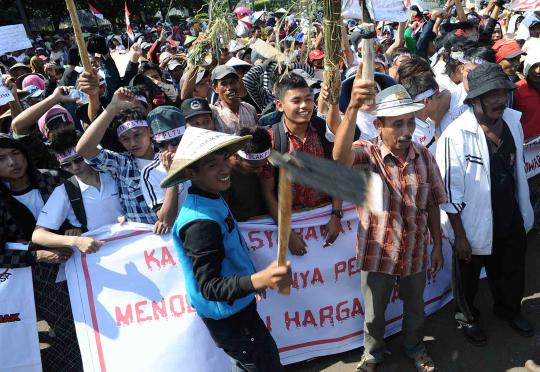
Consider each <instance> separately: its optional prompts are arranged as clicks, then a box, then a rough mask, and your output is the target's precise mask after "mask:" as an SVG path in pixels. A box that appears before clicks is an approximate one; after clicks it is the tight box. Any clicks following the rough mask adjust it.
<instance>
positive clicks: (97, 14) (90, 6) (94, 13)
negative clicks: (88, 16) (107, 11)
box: [88, 3, 103, 21]
mask: <svg viewBox="0 0 540 372" xmlns="http://www.w3.org/2000/svg"><path fill="white" fill-rule="evenodd" d="M88 7H89V8H90V11H91V12H92V14H93V15H94V16H95V17H96V18H99V19H101V20H102V21H103V14H102V13H101V12H100V11H99V10H97V9H96V8H94V7H93V6H92V4H90V3H88Z"/></svg>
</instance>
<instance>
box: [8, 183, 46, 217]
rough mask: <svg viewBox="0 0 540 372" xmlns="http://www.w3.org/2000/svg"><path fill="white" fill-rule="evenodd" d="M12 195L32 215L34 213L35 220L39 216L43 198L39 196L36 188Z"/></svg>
mask: <svg viewBox="0 0 540 372" xmlns="http://www.w3.org/2000/svg"><path fill="white" fill-rule="evenodd" d="M12 196H13V197H14V198H15V199H17V200H18V201H19V202H21V203H22V204H24V205H25V206H26V208H28V209H29V210H30V212H32V215H34V218H35V219H36V220H37V218H38V216H39V212H41V209H42V208H43V204H44V203H43V198H42V197H41V194H40V193H39V190H38V189H32V190H30V191H28V192H27V193H26V194H22V195H13V194H12Z"/></svg>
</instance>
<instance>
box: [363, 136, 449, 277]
mask: <svg viewBox="0 0 540 372" xmlns="http://www.w3.org/2000/svg"><path fill="white" fill-rule="evenodd" d="M353 151H354V154H355V158H354V164H355V165H357V166H361V167H363V168H366V167H367V168H368V169H369V170H370V171H372V172H375V173H378V174H379V175H380V176H381V178H382V180H383V190H384V191H383V214H382V215H380V216H376V215H373V214H371V213H369V212H368V211H366V210H364V208H362V207H358V208H357V211H358V219H359V221H360V223H359V224H358V239H357V257H358V261H359V264H360V267H361V269H362V270H364V271H371V272H382V273H386V274H391V275H399V276H407V275H412V274H416V273H419V272H420V271H423V270H426V268H427V264H428V252H427V246H428V243H429V231H428V226H427V206H428V205H431V204H433V203H436V204H437V205H438V204H442V203H445V202H446V192H445V188H444V183H443V181H442V178H441V174H440V172H439V168H438V167H437V163H436V161H435V158H434V157H433V155H431V154H430V152H429V150H427V149H426V148H425V147H424V146H421V145H419V144H417V143H414V142H413V143H412V144H411V146H410V147H409V152H408V154H407V160H406V161H405V162H402V161H401V160H400V159H398V158H397V157H395V156H394V155H393V154H392V153H391V152H390V150H389V149H388V148H387V147H386V146H385V145H384V144H383V143H382V141H381V140H380V138H375V139H372V140H369V141H365V140H359V141H357V142H355V143H354V144H353Z"/></svg>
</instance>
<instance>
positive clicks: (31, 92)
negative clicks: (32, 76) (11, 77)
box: [23, 85, 45, 98]
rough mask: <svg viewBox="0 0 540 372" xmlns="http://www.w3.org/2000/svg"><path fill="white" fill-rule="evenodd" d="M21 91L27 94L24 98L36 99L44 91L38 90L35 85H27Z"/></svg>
mask: <svg viewBox="0 0 540 372" xmlns="http://www.w3.org/2000/svg"><path fill="white" fill-rule="evenodd" d="M23 91H25V92H27V93H28V94H27V95H26V98H36V97H39V96H41V95H42V94H43V92H44V91H45V90H44V89H39V87H37V86H35V85H29V86H27V87H24V88H23Z"/></svg>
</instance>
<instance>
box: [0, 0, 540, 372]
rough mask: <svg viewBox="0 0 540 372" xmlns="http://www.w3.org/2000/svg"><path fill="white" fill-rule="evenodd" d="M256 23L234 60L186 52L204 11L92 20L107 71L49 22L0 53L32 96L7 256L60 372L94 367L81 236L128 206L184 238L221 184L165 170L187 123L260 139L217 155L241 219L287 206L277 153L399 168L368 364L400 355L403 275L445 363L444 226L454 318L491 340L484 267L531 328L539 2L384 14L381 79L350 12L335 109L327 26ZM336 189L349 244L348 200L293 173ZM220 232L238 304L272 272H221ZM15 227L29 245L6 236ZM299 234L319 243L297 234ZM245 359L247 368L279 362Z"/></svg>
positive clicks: (474, 339)
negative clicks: (391, 313)
mask: <svg viewBox="0 0 540 372" xmlns="http://www.w3.org/2000/svg"><path fill="white" fill-rule="evenodd" d="M244 16H245V15H241V16H239V18H240V17H244ZM248 17H249V14H248ZM249 26H250V27H249V29H248V30H247V31H245V32H243V34H242V35H241V36H242V37H240V36H238V37H237V38H235V39H234V40H232V41H231V43H230V45H229V46H227V47H226V46H221V49H220V56H219V60H216V59H215V58H214V60H212V61H207V63H205V64H204V65H201V66H195V65H191V64H190V63H189V58H188V55H189V54H190V53H191V52H192V51H193V49H194V46H196V45H197V43H200V42H201V41H202V40H204V37H205V36H204V35H205V34H204V32H205V30H206V28H207V27H208V25H207V23H206V22H197V21H194V20H193V19H188V20H186V21H183V22H181V23H179V24H170V23H167V22H164V23H161V22H158V23H156V24H152V25H151V26H150V25H144V26H143V25H138V26H136V27H135V31H134V32H135V33H134V37H133V38H131V39H130V38H129V37H128V36H127V34H125V33H120V34H118V35H114V34H112V33H109V34H106V35H103V34H102V33H101V34H100V33H95V34H87V36H86V41H87V48H88V52H89V55H90V59H91V63H92V66H93V68H94V70H93V72H89V71H84V69H83V68H82V67H81V58H80V55H79V51H78V48H77V46H76V44H75V43H74V39H73V35H72V34H70V33H58V34H56V35H53V36H45V35H37V34H36V35H33V36H32V37H33V46H32V48H29V49H26V50H21V51H16V52H11V53H7V54H5V55H3V56H0V68H1V69H2V73H3V75H2V78H3V84H4V85H5V86H6V87H7V88H9V90H10V91H11V93H12V95H13V96H14V100H13V101H11V102H9V103H8V104H6V105H4V106H2V107H0V113H1V116H0V131H1V134H0V180H1V181H2V182H0V239H1V242H0V268H19V267H28V266H31V267H32V269H33V278H34V292H35V298H36V309H37V313H38V316H39V317H41V318H42V319H44V320H46V321H47V322H48V324H49V325H50V327H51V329H52V330H54V335H55V337H54V338H53V340H52V341H51V342H52V344H53V347H51V348H49V349H44V350H42V361H43V367H44V370H47V371H68V370H69V371H72V370H82V362H81V357H80V352H79V349H78V344H77V341H76V335H75V330H74V325H73V318H72V316H71V309H70V303H69V296H68V292H67V286H66V284H65V282H60V283H56V275H57V272H58V268H59V264H60V263H62V262H65V261H66V260H68V259H69V258H70V256H71V254H72V249H73V248H75V249H79V250H80V251H81V252H86V253H92V252H96V251H97V250H99V249H100V247H101V246H102V244H103V243H102V242H100V241H97V240H95V239H93V238H91V237H82V236H81V234H82V233H84V232H86V231H91V230H94V229H96V228H99V227H101V226H104V225H108V224H114V223H117V222H119V221H131V222H140V223H146V224H151V225H153V231H154V233H156V234H167V233H170V232H171V231H172V228H173V225H174V223H175V220H176V219H177V217H178V215H179V213H180V211H181V210H182V206H183V204H184V202H185V201H186V198H188V200H189V195H190V193H195V194H197V195H199V196H200V195H206V194H205V192H206V191H207V190H206V191H205V190H204V189H203V190H201V187H200V185H201V184H204V182H210V181H208V180H206V181H205V180H204V177H202V178H201V176H200V175H198V176H195V175H196V174H197V172H195V171H194V172H191V173H193V174H192V177H187V178H190V180H187V181H185V182H182V183H180V184H177V185H174V186H172V187H168V188H163V187H162V186H161V184H162V182H163V180H164V179H165V178H166V177H167V174H168V173H169V171H170V169H171V164H172V163H173V161H174V157H175V153H176V151H177V149H178V147H179V145H180V144H181V139H182V136H183V135H184V133H185V132H186V131H187V130H190V129H189V128H200V129H204V130H209V131H217V132H221V133H226V134H229V135H236V136H247V135H250V136H252V137H251V139H250V140H249V141H248V142H247V143H246V145H245V147H244V148H242V149H241V150H240V151H238V152H235V153H232V154H225V155H223V164H222V163H221V162H220V163H219V164H218V162H217V160H215V161H214V163H216V164H215V165H214V166H215V167H218V166H219V167H225V170H224V171H223V169H221V173H217V172H214V171H211V170H208V173H207V174H209V175H214V176H216V174H217V175H218V176H220V177H221V178H219V180H220V182H222V183H225V184H227V185H230V187H225V188H224V190H223V192H222V193H221V196H222V197H223V199H224V200H225V201H226V202H227V204H228V206H229V208H230V210H231V211H232V213H233V215H234V217H235V219H236V220H237V221H246V220H249V219H251V218H254V217H257V216H261V215H270V216H271V217H272V218H273V219H274V220H275V221H276V222H277V219H278V198H279V195H278V193H277V184H278V180H277V176H278V173H277V172H276V168H274V167H272V166H271V165H270V164H269V162H268V157H269V155H270V152H271V150H276V151H279V152H282V153H291V152H293V151H304V152H307V153H310V154H312V155H315V156H317V157H321V158H328V159H334V160H335V161H338V162H341V163H343V164H346V165H349V166H361V167H364V168H365V167H367V168H369V169H370V170H372V171H373V172H376V173H379V174H380V175H381V177H382V179H383V184H384V195H383V209H384V212H383V215H382V216H378V217H377V216H375V215H373V214H371V213H370V212H369V211H367V210H365V209H363V208H361V207H358V218H359V221H360V228H359V231H358V245H357V257H358V262H359V266H360V267H361V269H362V278H361V281H362V287H361V288H359V291H360V290H361V291H362V294H363V297H364V301H365V309H366V315H365V326H364V346H365V351H364V355H363V357H362V360H361V361H360V364H359V366H358V370H360V371H374V370H375V369H376V367H377V365H378V364H379V363H381V362H382V361H383V358H384V355H385V353H386V348H385V343H384V326H385V319H384V310H385V308H386V305H387V304H388V300H389V296H390V292H391V290H392V288H393V285H394V283H395V282H396V280H399V283H400V296H401V298H402V299H403V300H404V302H405V310H404V319H403V324H404V325H403V332H404V335H405V337H404V342H405V350H406V353H407V355H408V356H409V357H410V358H411V359H412V360H413V362H414V364H415V366H416V368H417V369H418V370H419V371H433V370H434V368H435V363H434V361H433V360H432V359H431V358H430V356H429V353H428V350H427V349H426V347H425V345H424V343H423V342H422V339H423V330H422V327H423V323H424V302H423V298H422V293H423V289H424V287H425V280H426V275H425V272H426V270H431V271H432V273H433V274H436V273H437V272H438V271H439V270H440V269H441V268H442V263H443V257H442V252H441V236H442V234H443V233H444V234H445V235H446V236H448V237H449V239H450V242H451V243H452V246H453V250H454V254H453V257H446V259H450V260H452V261H453V262H452V268H453V271H452V275H453V291H454V296H455V298H456V313H455V320H456V322H457V324H458V325H459V327H460V328H461V330H462V331H463V334H464V336H465V338H466V339H467V340H468V341H470V342H471V343H472V344H474V345H477V346H481V345H485V344H486V342H487V339H488V336H486V334H485V332H484V331H483V329H482V327H481V324H480V321H479V316H480V313H479V311H478V309H476V308H475V306H474V299H475V296H476V294H477V291H478V278H479V273H480V270H481V268H482V267H483V266H485V268H486V272H487V278H488V283H489V287H490V290H491V293H492V295H493V300H494V307H493V311H494V313H495V314H496V315H497V316H499V317H500V318H501V319H503V320H505V321H507V322H508V323H509V324H510V326H512V327H513V329H515V330H516V331H517V332H518V333H519V334H521V335H523V336H532V335H533V334H534V330H533V328H532V325H531V324H530V322H529V321H528V320H527V319H525V318H524V317H523V316H522V315H521V312H520V308H521V299H522V296H523V292H524V278H525V251H526V245H527V244H526V236H527V233H528V232H529V231H530V230H531V229H532V228H533V227H534V226H535V216H536V226H538V223H539V214H540V202H539V193H540V187H539V186H538V184H539V182H538V181H537V179H536V180H535V179H529V180H528V179H527V177H526V174H525V165H524V160H523V159H524V144H525V143H526V142H527V141H531V140H534V139H535V137H537V136H539V135H540V39H539V37H540V12H527V13H523V14H522V13H511V12H510V11H508V10H505V9H504V8H503V3H502V2H501V1H495V2H490V3H489V4H486V3H483V7H482V9H478V10H476V9H474V8H471V9H465V8H464V7H463V5H462V4H461V0H449V1H448V2H447V3H446V4H445V7H444V8H443V9H438V10H434V11H431V12H429V11H421V10H420V9H418V7H413V8H412V11H411V17H410V19H408V20H407V21H405V22H402V23H391V22H386V23H384V22H379V23H378V24H377V28H376V30H377V35H376V38H375V50H376V56H375V58H374V60H373V65H374V69H375V77H374V81H367V80H362V78H361V77H360V76H359V75H360V74H357V69H358V68H361V67H360V66H362V65H363V63H365V62H366V61H363V60H362V50H361V41H362V40H363V38H364V37H365V36H366V35H365V31H364V30H363V28H362V25H361V24H358V23H357V22H356V21H354V20H349V21H346V22H344V23H343V25H342V45H341V56H340V57H341V58H340V64H339V70H340V73H341V80H342V86H341V92H340V96H339V100H338V101H339V102H338V103H337V104H335V105H329V106H328V107H326V108H325V109H324V111H323V108H322V105H319V104H318V102H323V101H327V100H328V97H329V95H330V94H331V93H330V91H329V89H327V87H326V86H325V85H324V84H323V82H322V80H323V71H324V64H323V60H324V57H325V55H324V51H323V50H324V43H325V37H324V36H325V35H324V34H323V29H324V28H323V26H322V22H319V23H317V22H308V21H307V20H305V19H302V18H297V17H294V16H292V15H288V14H283V13H279V12H278V13H270V12H267V13H265V14H264V15H263V16H262V17H259V18H257V19H254V18H253V17H252V20H251V23H250V24H249ZM259 40H262V41H264V42H266V43H267V45H269V46H273V47H275V48H277V49H278V50H280V51H281V53H282V55H281V56H280V57H274V58H265V57H263V54H265V53H263V52H262V51H260V50H258V49H257V48H255V47H254V45H255V43H256V41H259ZM125 53H127V54H128V55H129V62H128V63H127V66H125V70H124V71H119V68H118V66H117V64H116V63H115V58H114V57H115V56H117V55H123V54H125ZM370 100H373V101H375V105H373V104H368V103H369V101H370ZM325 106H326V105H325ZM319 108H320V110H319ZM211 167H212V164H210V163H209V164H205V165H204V169H210V168H211ZM212 172H214V173H212ZM191 173H190V174H191ZM205 174H206V173H205ZM216 177H217V176H216ZM192 182H193V183H194V185H192ZM328 203H331V205H332V212H331V216H330V218H329V219H328V222H327V225H326V236H325V245H326V246H331V245H332V244H333V243H334V241H335V240H336V238H337V237H338V235H339V232H340V220H341V218H342V217H343V211H342V201H341V200H337V199H335V198H334V199H332V198H331V197H329V196H328V195H325V194H323V193H321V192H319V191H317V190H314V189H312V188H310V187H307V186H304V185H302V184H293V208H294V209H295V210H300V209H305V208H314V207H317V206H321V205H324V204H328ZM441 211H442V213H441ZM218 228H219V227H216V225H215V224H211V223H207V224H201V223H199V224H198V225H197V226H196V227H190V229H188V230H187V232H186V231H183V232H182V234H183V235H182V239H185V241H183V244H184V245H185V249H186V250H187V251H188V256H190V257H191V259H192V261H193V271H194V273H195V277H196V280H197V283H198V284H199V285H200V290H201V292H202V294H203V296H204V297H205V298H206V299H207V300H213V301H231V302H234V301H235V300H237V299H238V298H240V297H243V296H245V295H246V294H247V293H250V292H253V291H255V290H256V289H260V288H255V286H254V284H253V283H247V284H246V283H245V282H243V281H241V280H236V281H232V280H230V281H226V282H220V281H219V280H215V279H216V277H219V275H220V274H219V262H221V261H220V260H221V259H223V258H222V257H221V258H216V255H217V256H219V255H220V253H219V252H217V253H216V252H213V253H212V254H209V253H208V252H204V251H201V247H203V246H205V247H206V246H208V247H211V246H215V245H219V244H220V242H219V240H220V239H221V233H220V230H216V229H218ZM194 230H196V231H194ZM186 234H187V235H186ZM190 234H191V235H190ZM201 237H206V238H204V239H203V238H201ZM430 237H431V238H430ZM198 239H199V240H198ZM212 239H213V240H216V241H210V240H212ZM430 239H431V240H432V241H433V251H432V253H431V256H430V253H429V252H428V251H427V245H428V241H429V240H430ZM200 240H201V241H200ZM202 240H204V241H202ZM8 242H25V243H29V244H30V248H29V250H28V251H15V250H8V249H5V247H4V245H5V244H6V243H8ZM289 249H290V252H291V254H293V255H299V256H302V255H305V254H306V253H308V252H307V245H306V243H305V241H304V240H303V239H302V237H301V236H300V235H298V234H296V233H294V232H293V233H292V234H291V238H290V244H289ZM306 259H307V258H306ZM216 260H217V261H216ZM216 262H217V263H216ZM216 265H218V268H217V269H216ZM207 325H208V324H207ZM209 327H210V326H209ZM274 347H275V344H274ZM232 354H234V353H232V352H231V355H232ZM233 359H235V358H234V357H233ZM235 360H236V362H237V363H236V368H238V370H250V371H251V370H272V371H276V370H278V369H274V368H278V367H272V369H270V367H266V369H265V368H264V367H263V366H259V367H258V368H259V369H249V368H247V367H245V365H244V366H242V362H239V361H238V358H236V359H235ZM268 363H270V362H268ZM271 363H277V364H278V365H279V360H278V361H277V362H276V360H273V361H272V362H271ZM272 365H273V364H272Z"/></svg>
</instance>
